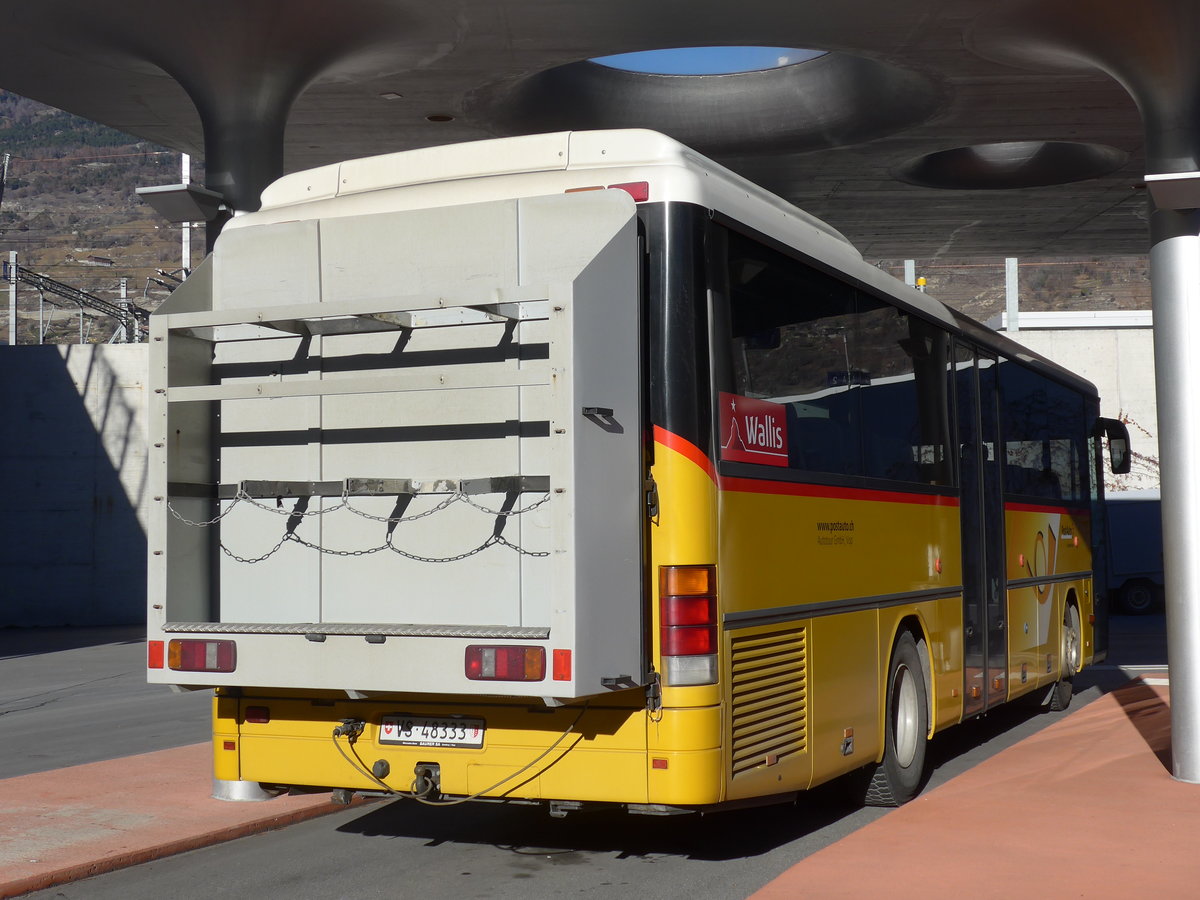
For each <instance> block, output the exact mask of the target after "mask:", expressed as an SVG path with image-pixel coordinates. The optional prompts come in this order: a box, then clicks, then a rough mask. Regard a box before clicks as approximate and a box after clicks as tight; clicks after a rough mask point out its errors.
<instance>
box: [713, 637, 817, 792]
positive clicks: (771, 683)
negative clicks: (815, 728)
mask: <svg viewBox="0 0 1200 900" xmlns="http://www.w3.org/2000/svg"><path fill="white" fill-rule="evenodd" d="M731 656H732V667H733V668H732V678H731V682H730V683H731V686H732V696H733V712H732V716H731V727H732V741H731V746H732V748H733V753H732V760H731V769H732V774H733V777H735V778H736V777H737V776H738V775H741V774H744V773H746V772H749V771H751V770H752V769H755V768H757V767H758V766H761V765H765V764H767V763H768V761H782V760H783V759H784V758H786V757H788V756H792V755H794V754H797V753H803V752H804V751H805V749H806V748H807V746H808V677H807V676H808V644H807V634H806V630H805V629H804V628H790V629H788V630H786V631H772V632H768V633H766V634H754V635H747V636H735V637H734V638H733V641H732V654H731Z"/></svg>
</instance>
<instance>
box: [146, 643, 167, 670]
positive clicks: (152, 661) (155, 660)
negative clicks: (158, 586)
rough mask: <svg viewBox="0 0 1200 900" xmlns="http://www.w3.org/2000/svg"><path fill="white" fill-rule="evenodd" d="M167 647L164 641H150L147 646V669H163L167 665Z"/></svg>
mask: <svg viewBox="0 0 1200 900" xmlns="http://www.w3.org/2000/svg"><path fill="white" fill-rule="evenodd" d="M166 653H167V645H166V643H165V642H163V641H149V642H147V644H146V668H148V669H161V668H162V667H163V666H164V665H165V664H166Z"/></svg>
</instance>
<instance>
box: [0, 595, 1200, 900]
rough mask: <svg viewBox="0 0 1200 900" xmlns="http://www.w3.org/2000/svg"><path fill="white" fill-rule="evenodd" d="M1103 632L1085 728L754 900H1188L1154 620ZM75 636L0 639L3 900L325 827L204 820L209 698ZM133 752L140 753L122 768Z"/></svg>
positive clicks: (103, 637) (1198, 796) (1056, 733)
mask: <svg viewBox="0 0 1200 900" xmlns="http://www.w3.org/2000/svg"><path fill="white" fill-rule="evenodd" d="M1114 623H1115V626H1114V641H1113V654H1112V661H1111V662H1109V663H1107V664H1105V665H1102V666H1099V667H1095V668H1093V669H1090V670H1088V671H1087V672H1086V673H1084V676H1083V677H1082V678H1081V679H1080V683H1079V684H1078V686H1077V690H1078V692H1079V694H1078V696H1077V705H1081V707H1082V708H1079V709H1078V710H1077V711H1073V712H1072V713H1070V714H1069V715H1066V716H1063V717H1061V718H1059V719H1057V720H1056V721H1054V722H1053V723H1052V724H1050V725H1049V726H1048V727H1044V728H1040V729H1038V730H1036V731H1035V732H1034V733H1032V734H1030V735H1028V736H1026V737H1024V738H1022V739H1021V740H1019V741H1017V742H1016V743H1015V744H1013V745H1012V746H1009V747H1007V748H1006V749H1004V750H1001V751H1000V752H999V753H996V754H995V755H993V756H991V757H989V758H987V759H984V760H982V761H981V762H978V763H977V764H972V765H970V766H967V767H963V768H962V769H961V770H960V773H959V774H957V775H955V776H954V777H951V778H949V779H948V780H945V781H944V782H943V783H940V784H935V785H934V787H933V788H932V789H931V790H929V791H927V793H925V794H924V795H922V796H921V797H920V798H918V799H917V800H916V801H914V802H913V803H911V804H909V805H908V806H905V807H903V808H902V809H900V810H896V811H894V812H891V813H888V814H887V815H884V816H881V817H877V818H875V819H873V820H872V821H870V822H868V823H867V824H865V825H864V826H863V827H860V828H858V829H857V830H855V831H853V832H852V833H850V834H848V835H846V836H844V837H842V838H841V839H840V840H837V841H835V842H834V843H832V844H830V845H829V846H826V847H824V848H823V849H818V850H817V851H816V852H813V853H811V854H810V855H808V856H806V857H805V858H804V859H802V860H801V861H800V862H799V863H797V864H796V865H794V866H792V867H791V868H789V869H787V870H786V871H784V872H783V873H782V874H781V875H780V876H779V878H778V879H776V880H775V881H774V882H772V883H771V884H768V885H767V886H766V887H764V888H763V889H762V890H761V891H760V892H759V894H758V895H756V896H762V897H764V898H767V900H774V898H777V897H784V896H788V897H792V896H799V895H803V896H814V897H825V896H831V897H836V896H862V895H865V894H866V893H867V892H868V891H875V890H880V891H883V890H886V891H887V893H888V895H889V896H892V897H897V896H899V897H904V896H917V894H918V893H920V894H921V895H922V896H923V895H925V894H927V892H928V889H929V887H930V886H931V885H936V886H938V887H941V888H945V889H954V890H963V891H967V890H969V891H971V892H972V893H974V894H975V895H977V896H981V897H990V896H1001V895H1002V894H1005V895H1007V894H1008V893H1011V892H1012V890H1013V889H1014V887H1020V888H1022V889H1024V890H1031V889H1036V891H1037V892H1038V893H1039V894H1041V893H1048V894H1058V895H1061V896H1082V895H1089V896H1098V897H1109V896H1112V897H1117V896H1138V895H1144V894H1145V893H1146V892H1147V891H1148V890H1151V889H1153V890H1154V892H1155V893H1156V894H1157V895H1158V896H1163V897H1172V896H1185V895H1186V896H1191V892H1190V890H1189V889H1188V887H1189V886H1190V884H1191V883H1192V881H1194V878H1195V876H1196V875H1200V862H1198V861H1197V859H1198V857H1197V855H1196V854H1195V853H1194V852H1193V850H1192V848H1191V847H1190V844H1191V843H1192V841H1191V835H1192V829H1191V828H1190V827H1189V825H1190V822H1191V821H1193V820H1194V817H1195V813H1196V811H1197V810H1198V809H1200V787H1197V786H1193V785H1183V784H1180V783H1179V782H1176V781H1174V780H1173V779H1172V778H1171V776H1170V772H1169V765H1170V762H1169V760H1170V756H1169V692H1168V688H1167V678H1166V674H1165V673H1166V670H1165V666H1164V665H1163V663H1164V662H1165V650H1164V639H1163V633H1162V632H1163V625H1162V617H1161V616H1158V617H1147V618H1145V619H1123V620H1121V619H1115V620H1114ZM1116 625H1120V626H1121V627H1120V628H1117V627H1116ZM87 631H88V632H90V633H85V632H82V631H77V632H60V633H57V634H54V633H50V632H42V631H39V632H36V633H30V632H25V633H21V632H13V631H0V674H2V675H3V677H2V678H0V777H2V780H0V897H10V896H17V895H19V894H21V893H24V892H28V891H35V890H39V889H43V888H50V887H52V886H53V885H60V884H65V883H68V882H72V881H76V880H78V879H81V878H86V877H88V876H92V875H96V874H99V873H102V872H108V871H113V870H116V869H120V868H123V867H129V866H136V865H138V864H139V863H142V862H146V861H150V860H155V859H161V858H163V857H166V856H170V855H172V854H177V853H180V852H182V851H186V850H190V849H195V848H199V847H205V846H210V845H213V844H217V843H220V842H223V841H229V840H232V839H234V838H238V837H241V836H244V835H248V834H254V833H259V832H262V831H267V830H271V829H277V828H281V827H283V826H285V825H288V824H291V823H295V822H300V821H302V820H304V819H308V818H312V817H315V816H321V815H324V814H327V813H331V812H338V811H341V810H342V808H341V807H337V806H334V805H333V804H331V803H329V800H328V798H327V797H326V796H324V795H316V796H308V797H281V798H277V799H275V800H272V801H268V802H266V803H222V802H219V801H214V800H211V799H210V798H209V793H210V782H209V752H210V751H209V748H208V744H207V742H203V743H201V742H197V741H196V740H195V739H196V738H197V737H199V738H200V740H202V741H203V740H204V739H205V738H206V737H207V729H208V721H207V710H208V697H207V696H206V695H204V694H171V693H170V692H168V691H167V690H165V689H163V688H161V687H159V686H151V685H146V684H144V683H143V682H142V681H141V673H142V668H141V654H142V645H141V641H140V632H135V631H132V630H121V629H117V630H103V631H100V630H93V629H89V630H87ZM1130 676H1133V677H1134V680H1133V681H1130ZM1088 700H1091V702H1088ZM112 722H120V723H121V726H120V727H119V728H116V729H113V728H106V723H112ZM955 731H956V732H957V731H958V729H956V730H955ZM139 744H140V745H142V749H149V750H150V752H148V753H140V754H135V755H130V754H129V753H128V749H129V748H130V747H132V746H135V745H139ZM380 808H381V809H382V808H384V807H380ZM531 887H533V885H531ZM744 895H745V892H744V893H742V894H740V896H744ZM72 896H86V894H72Z"/></svg>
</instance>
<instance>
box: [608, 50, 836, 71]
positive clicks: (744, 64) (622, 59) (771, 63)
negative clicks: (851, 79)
mask: <svg viewBox="0 0 1200 900" xmlns="http://www.w3.org/2000/svg"><path fill="white" fill-rule="evenodd" d="M824 54H825V51H823V50H799V49H796V48H793V47H675V48H672V49H669V50H643V51H640V52H638V53H619V54H617V55H615V56H598V57H596V58H595V59H593V60H592V62H594V63H599V64H600V65H602V66H608V67H609V68H611V69H623V70H625V71H627V72H641V73H643V74H646V75H732V74H734V73H737V72H759V71H762V70H763V69H778V68H780V67H781V66H790V65H793V64H795V63H801V62H807V61H808V60H810V59H815V58H816V57H818V56H823V55H824Z"/></svg>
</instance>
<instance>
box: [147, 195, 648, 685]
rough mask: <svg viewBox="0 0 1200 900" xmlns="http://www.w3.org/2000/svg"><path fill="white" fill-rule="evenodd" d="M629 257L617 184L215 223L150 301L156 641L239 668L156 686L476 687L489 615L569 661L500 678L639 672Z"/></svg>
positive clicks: (636, 375) (640, 576) (172, 676)
mask: <svg viewBox="0 0 1200 900" xmlns="http://www.w3.org/2000/svg"><path fill="white" fill-rule="evenodd" d="M481 223H482V226H481ZM530 230H533V231H535V232H536V234H537V237H538V240H537V241H536V242H534V241H532V240H529V239H527V238H526V234H527V232H529V231H530ZM559 232H566V233H564V234H563V235H562V237H561V239H560V240H557V241H551V242H547V241H546V240H545V235H547V234H555V233H559ZM522 240H525V241H526V243H527V244H528V245H530V246H537V247H538V248H539V252H540V258H539V256H538V255H537V254H535V253H533V252H532V251H527V252H526V253H525V255H524V257H523V258H522V259H521V271H517V270H516V269H515V268H514V266H513V265H512V262H511V258H512V253H511V248H513V247H515V246H517V245H518V244H519V243H520V242H521V241H522ZM422 242H424V248H423V249H422V248H421V247H414V246H413V245H414V244H421V243H422ZM389 244H391V245H397V244H404V245H405V246H406V247H407V248H408V249H409V250H410V251H415V252H414V254H413V258H415V259H418V260H420V261H421V262H422V263H423V264H425V266H426V270H422V271H419V272H416V273H415V274H414V278H413V279H412V281H413V282H415V283H416V285H417V286H418V287H419V288H420V290H419V291H417V292H414V293H411V294H398V293H396V292H393V291H388V292H386V294H384V293H382V292H379V291H375V296H369V293H370V290H369V289H364V285H376V284H378V282H379V281H380V279H381V276H380V274H379V272H378V271H376V272H374V273H363V272H360V271H358V269H359V268H360V267H364V266H366V267H374V268H375V269H376V270H378V269H379V268H380V267H381V266H384V265H385V264H386V262H387V258H386V256H381V255H379V254H378V252H377V251H378V248H380V247H386V246H388V245H389ZM636 253H637V237H636V222H635V217H634V206H633V203H632V201H631V200H630V198H629V197H628V195H625V194H623V193H621V192H602V193H595V194H589V195H577V194H572V195H565V196H552V197H540V198H528V199H522V200H505V201H495V202H490V203H484V204H477V205H475V206H460V207H455V208H451V209H439V210H404V211H399V212H393V213H384V214H378V215H372V216H358V217H340V218H334V219H328V220H325V219H319V220H308V221H300V222H286V223H268V224H265V225H261V226H258V227H252V228H240V229H234V230H231V231H229V232H227V233H226V234H225V235H223V236H222V238H221V239H220V241H219V242H218V244H217V248H216V250H215V253H214V256H213V257H211V258H210V260H208V261H206V263H205V264H204V266H203V267H201V269H199V270H198V271H197V272H196V273H195V274H193V276H192V277H191V278H190V279H189V280H188V282H187V283H186V284H185V285H184V286H183V287H181V288H180V289H179V290H177V291H176V293H175V294H174V295H173V296H172V298H171V300H170V301H168V303H166V304H164V306H163V308H162V309H160V311H159V312H157V313H156V314H155V315H154V316H153V317H152V319H151V328H152V333H151V352H152V356H151V373H152V374H151V380H152V385H153V388H154V390H153V393H152V395H151V419H150V420H151V429H152V441H151V444H152V460H151V473H152V476H151V477H152V483H151V491H152V496H153V497H154V503H155V508H154V510H153V513H152V523H151V528H150V533H149V538H150V544H151V555H150V578H149V593H150V597H151V602H150V640H151V641H152V642H153V641H155V640H156V639H158V640H161V641H164V642H170V641H171V640H172V639H171V635H175V634H187V635H189V639H192V638H190V636H192V635H195V636H196V637H195V638H194V639H192V640H194V641H201V642H202V641H204V640H205V637H206V636H211V640H212V642H214V644H215V643H216V642H220V641H224V640H226V638H224V637H221V636H222V635H224V636H229V635H236V637H237V639H236V648H235V651H236V653H235V662H234V663H232V665H233V666H234V668H233V669H231V670H227V669H228V668H229V665H230V664H229V663H228V661H227V660H228V657H229V654H230V653H233V652H234V651H233V650H229V649H226V648H225V645H224V644H221V645H220V647H221V651H220V652H221V653H222V654H224V655H223V656H222V659H223V660H226V662H225V663H222V664H221V666H217V667H214V668H202V669H201V670H196V669H187V668H182V669H181V668H174V669H173V668H171V666H172V665H173V664H174V663H173V660H174V659H175V657H172V656H171V655H170V654H167V660H168V661H167V664H166V665H165V666H163V667H161V668H159V669H155V668H151V671H150V678H151V680H152V681H162V682H168V683H174V684H180V685H184V686H189V687H201V686H222V685H225V686H236V685H244V684H254V685H261V686H272V687H280V688H302V689H315V690H329V689H333V690H343V691H347V692H350V693H353V694H355V695H358V694H363V693H372V692H398V691H404V692H430V693H433V692H436V693H451V694H453V693H461V694H478V693H479V692H480V690H481V688H482V687H484V686H483V685H481V684H480V683H479V682H478V681H473V680H471V679H470V678H469V677H468V674H467V673H466V671H465V669H464V661H463V660H464V652H465V651H467V649H468V644H467V642H468V641H471V640H478V639H480V638H482V637H484V636H487V637H489V638H492V639H504V640H511V641H522V642H529V644H530V645H532V646H535V647H540V648H541V649H542V650H543V651H544V654H545V658H546V659H548V660H552V663H553V664H552V665H547V666H546V667H545V674H544V678H543V679H539V680H534V681H489V682H487V684H486V691H487V692H488V693H492V694H500V695H516V696H541V697H547V698H563V699H569V698H575V697H582V696H590V695H595V694H599V693H604V692H607V691H609V690H612V689H614V685H618V686H622V687H624V686H633V685H636V684H639V683H640V682H641V681H642V679H643V673H642V672H641V671H640V669H641V660H642V652H643V651H642V646H641V645H642V635H643V631H644V623H643V618H642V617H643V612H642V611H643V609H644V603H645V598H644V596H643V591H644V585H645V578H644V573H643V568H642V566H643V556H644V553H643V546H644V544H643V540H644V539H643V536H642V531H641V529H642V527H643V525H644V507H643V484H644V461H643V459H642V454H643V446H642V435H643V431H644V429H643V413H642V408H641V396H642V384H641V375H640V365H641V349H640V321H641V314H640V310H639V306H640V296H639V281H638V278H637V274H636V273H637V271H638V267H637V265H636ZM447 272H449V273H454V274H457V275H458V276H459V280H450V281H444V282H440V283H439V281H438V278H439V277H445V273H447ZM298 273H299V274H298ZM297 299H300V300H302V301H303V302H296V301H297ZM285 501H286V502H285ZM297 638H298V639H297ZM210 655H211V656H213V657H214V658H215V656H216V655H217V651H215V650H214V651H212V653H210Z"/></svg>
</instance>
